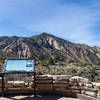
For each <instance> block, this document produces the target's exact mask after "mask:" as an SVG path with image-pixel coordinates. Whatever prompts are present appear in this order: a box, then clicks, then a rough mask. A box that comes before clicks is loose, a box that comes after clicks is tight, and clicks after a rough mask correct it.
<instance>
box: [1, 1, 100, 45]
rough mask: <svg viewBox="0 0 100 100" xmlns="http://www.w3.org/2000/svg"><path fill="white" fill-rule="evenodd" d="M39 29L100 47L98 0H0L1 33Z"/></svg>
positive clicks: (29, 32)
mask: <svg viewBox="0 0 100 100" xmlns="http://www.w3.org/2000/svg"><path fill="white" fill-rule="evenodd" d="M42 32H47V33H50V34H53V35H56V36H58V37H61V38H63V39H66V40H69V41H71V42H74V43H86V44H88V45H91V46H94V45H97V46H100V0H0V36H5V35H7V36H13V35H17V36H33V35H36V34H39V33H42Z"/></svg>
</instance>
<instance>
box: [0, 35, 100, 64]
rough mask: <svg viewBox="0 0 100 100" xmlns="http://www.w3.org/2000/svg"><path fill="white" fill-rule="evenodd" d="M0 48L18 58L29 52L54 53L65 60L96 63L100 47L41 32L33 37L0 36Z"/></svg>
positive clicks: (51, 54)
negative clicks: (76, 42) (72, 41)
mask: <svg viewBox="0 0 100 100" xmlns="http://www.w3.org/2000/svg"><path fill="white" fill-rule="evenodd" d="M0 50H1V51H6V52H7V53H11V54H13V55H16V56H18V57H19V58H29V57H30V56H31V54H33V55H34V56H35V57H38V56H39V55H40V54H48V55H49V56H51V57H53V56H54V55H55V54H57V55H61V56H63V57H64V58H65V59H66V60H74V61H79V62H88V63H96V62H100V48H99V47H97V46H95V47H90V46H88V45H85V44H74V43H71V42H69V41H67V40H64V39H61V38H58V37H55V36H53V35H50V34H47V33H42V34H39V35H35V36H33V37H16V36H13V37H0Z"/></svg>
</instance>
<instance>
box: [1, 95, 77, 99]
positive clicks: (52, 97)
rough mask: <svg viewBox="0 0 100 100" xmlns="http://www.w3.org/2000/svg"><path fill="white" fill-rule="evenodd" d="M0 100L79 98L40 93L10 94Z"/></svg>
mask: <svg viewBox="0 0 100 100" xmlns="http://www.w3.org/2000/svg"><path fill="white" fill-rule="evenodd" d="M0 100H79V99H77V98H71V97H65V96H59V95H42V96H40V95H38V96H37V97H34V96H32V95H31V96H8V97H4V98H3V97H1V98H0Z"/></svg>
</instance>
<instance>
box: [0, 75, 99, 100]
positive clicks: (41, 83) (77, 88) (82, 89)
mask: <svg viewBox="0 0 100 100" xmlns="http://www.w3.org/2000/svg"><path fill="white" fill-rule="evenodd" d="M33 83H34V81H33V82H31V83H25V82H24V81H8V82H5V91H22V92H24V91H33ZM36 90H37V92H40V93H43V92H45V93H50V92H51V93H60V94H65V95H70V96H71V95H72V96H73V95H77V94H78V93H80V94H84V95H88V96H91V97H95V98H100V83H92V82H90V81H89V80H88V79H86V78H82V77H77V76H74V77H71V76H69V75H38V76H36ZM0 92H2V91H1V79H0Z"/></svg>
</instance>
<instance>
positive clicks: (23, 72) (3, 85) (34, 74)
mask: <svg viewBox="0 0 100 100" xmlns="http://www.w3.org/2000/svg"><path fill="white" fill-rule="evenodd" d="M8 60H33V59H6V60H5V63H4V68H3V70H2V73H1V77H2V96H3V97H4V96H5V91H4V88H5V82H4V76H5V74H25V73H26V74H27V73H32V74H33V76H34V77H33V78H34V79H33V80H34V84H33V87H34V96H35V97H36V82H35V80H36V73H35V66H34V64H33V66H34V67H33V68H34V69H33V71H30V72H26V71H9V72H5V69H6V65H7V61H8ZM33 62H34V60H33Z"/></svg>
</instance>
